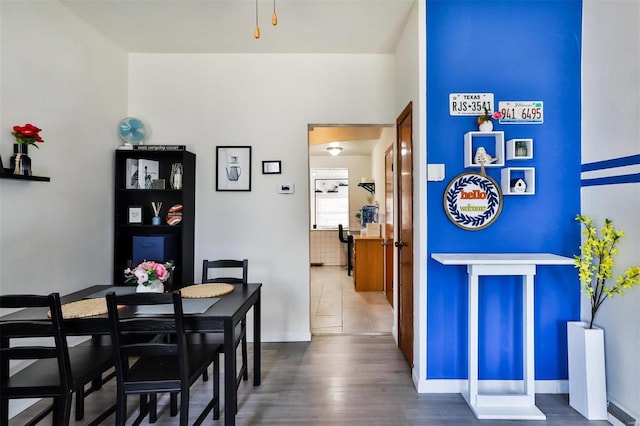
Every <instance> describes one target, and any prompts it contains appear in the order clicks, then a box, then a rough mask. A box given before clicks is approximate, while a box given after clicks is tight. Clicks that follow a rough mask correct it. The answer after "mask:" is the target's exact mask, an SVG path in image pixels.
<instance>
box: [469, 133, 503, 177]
mask: <svg viewBox="0 0 640 426" xmlns="http://www.w3.org/2000/svg"><path fill="white" fill-rule="evenodd" d="M480 147H482V148H484V149H485V151H486V153H487V154H489V155H490V156H491V157H492V158H495V161H493V162H491V163H487V164H485V165H484V166H485V167H504V132H501V131H496V132H467V133H465V134H464V167H465V168H468V167H480V163H476V162H475V155H476V152H477V151H478V148H480Z"/></svg>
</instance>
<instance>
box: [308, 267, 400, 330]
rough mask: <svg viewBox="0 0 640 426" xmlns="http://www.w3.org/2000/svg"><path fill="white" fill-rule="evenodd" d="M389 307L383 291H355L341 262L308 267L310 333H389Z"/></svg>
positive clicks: (391, 326) (351, 277) (391, 316)
mask: <svg viewBox="0 0 640 426" xmlns="http://www.w3.org/2000/svg"><path fill="white" fill-rule="evenodd" d="M392 328H393V307H392V306H391V305H390V304H389V302H388V301H387V299H386V297H385V295H384V293H383V292H377V291H367V292H356V291H355V288H354V284H353V274H352V275H351V276H349V275H347V271H346V269H345V267H343V266H314V267H311V333H312V334H314V335H319V334H391V330H392Z"/></svg>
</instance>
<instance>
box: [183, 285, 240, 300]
mask: <svg viewBox="0 0 640 426" xmlns="http://www.w3.org/2000/svg"><path fill="white" fill-rule="evenodd" d="M235 288H236V287H235V286H234V285H233V284H227V283H207V284H195V285H190V286H189V287H184V288H181V289H180V293H181V294H182V297H183V298H185V299H201V298H204V297H217V296H224V295H225V294H229V293H231V292H232V291H233V290H234V289H235Z"/></svg>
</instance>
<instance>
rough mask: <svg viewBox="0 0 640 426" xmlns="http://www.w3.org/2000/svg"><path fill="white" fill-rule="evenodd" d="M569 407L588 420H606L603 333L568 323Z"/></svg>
mask: <svg viewBox="0 0 640 426" xmlns="http://www.w3.org/2000/svg"><path fill="white" fill-rule="evenodd" d="M567 350H568V355H569V405H570V406H572V407H573V408H574V409H575V410H576V411H577V412H579V413H580V414H582V415H583V416H584V417H585V418H587V419H588V420H607V383H606V377H605V363H604V330H602V329H601V328H591V329H590V328H589V324H587V323H585V322H578V321H572V322H567Z"/></svg>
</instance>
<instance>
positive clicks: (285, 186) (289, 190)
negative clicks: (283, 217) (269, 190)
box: [278, 183, 295, 194]
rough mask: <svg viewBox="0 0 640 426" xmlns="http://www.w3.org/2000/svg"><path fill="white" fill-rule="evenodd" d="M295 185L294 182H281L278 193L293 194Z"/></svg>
mask: <svg viewBox="0 0 640 426" xmlns="http://www.w3.org/2000/svg"><path fill="white" fill-rule="evenodd" d="M294 192H295V185H294V184H292V183H281V184H279V185H278V194H293V193H294Z"/></svg>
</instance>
